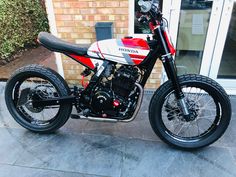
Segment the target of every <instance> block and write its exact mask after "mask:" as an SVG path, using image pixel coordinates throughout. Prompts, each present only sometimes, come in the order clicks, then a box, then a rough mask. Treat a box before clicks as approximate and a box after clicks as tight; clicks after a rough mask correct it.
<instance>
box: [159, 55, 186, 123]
mask: <svg viewBox="0 0 236 177" xmlns="http://www.w3.org/2000/svg"><path fill="white" fill-rule="evenodd" d="M162 62H163V65H164V68H165V71H166V74H167V77H168V79H169V80H171V82H172V85H173V87H174V90H175V96H176V98H177V100H178V104H179V106H180V108H181V110H182V112H183V115H184V118H185V119H186V120H187V121H188V120H189V119H190V118H189V117H190V113H189V109H188V106H187V104H186V100H185V98H184V94H183V92H182V90H181V87H180V84H179V80H178V77H177V71H176V68H175V66H174V59H173V57H172V55H171V54H167V55H164V56H162Z"/></svg>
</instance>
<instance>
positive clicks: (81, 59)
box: [69, 54, 95, 70]
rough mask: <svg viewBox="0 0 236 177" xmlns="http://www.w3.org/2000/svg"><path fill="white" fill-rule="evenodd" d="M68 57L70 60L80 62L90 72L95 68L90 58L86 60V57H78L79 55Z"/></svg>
mask: <svg viewBox="0 0 236 177" xmlns="http://www.w3.org/2000/svg"><path fill="white" fill-rule="evenodd" d="M69 56H70V57H71V58H73V59H75V60H76V61H78V62H80V63H81V64H83V65H84V66H87V67H89V68H90V69H92V70H93V69H95V66H94V64H93V62H92V60H91V58H87V57H84V56H79V55H74V54H69Z"/></svg>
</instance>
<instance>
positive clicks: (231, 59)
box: [217, 2, 236, 79]
mask: <svg viewBox="0 0 236 177" xmlns="http://www.w3.org/2000/svg"><path fill="white" fill-rule="evenodd" d="M235 56H236V2H235V3H234V8H233V13H232V17H231V21H230V26H229V30H228V33H227V38H226V42H225V46H224V52H223V55H222V59H221V63H220V69H219V73H218V76H217V78H225V79H227V78H228V79H235V78H236V57H235Z"/></svg>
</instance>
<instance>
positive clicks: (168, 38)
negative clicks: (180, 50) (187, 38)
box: [164, 31, 176, 55]
mask: <svg viewBox="0 0 236 177" xmlns="http://www.w3.org/2000/svg"><path fill="white" fill-rule="evenodd" d="M164 36H165V39H166V42H167V46H168V48H169V51H170V53H171V55H174V54H175V53H176V50H175V48H174V46H173V45H172V42H171V41H170V37H169V34H168V32H167V31H164Z"/></svg>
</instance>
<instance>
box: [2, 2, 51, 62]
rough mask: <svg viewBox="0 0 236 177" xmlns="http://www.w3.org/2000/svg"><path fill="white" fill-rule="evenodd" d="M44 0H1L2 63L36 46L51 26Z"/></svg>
mask: <svg viewBox="0 0 236 177" xmlns="http://www.w3.org/2000/svg"><path fill="white" fill-rule="evenodd" d="M42 4H43V3H42V0H24V1H22V0H0V62H1V60H8V58H9V57H10V56H11V55H13V54H14V53H16V52H17V51H18V50H20V49H22V48H24V47H26V46H31V45H35V44H36V43H35V39H36V38H37V35H38V33H39V32H40V31H48V29H49V25H48V20H47V15H46V11H45V8H44V7H43V5H42Z"/></svg>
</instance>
